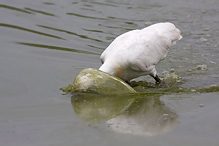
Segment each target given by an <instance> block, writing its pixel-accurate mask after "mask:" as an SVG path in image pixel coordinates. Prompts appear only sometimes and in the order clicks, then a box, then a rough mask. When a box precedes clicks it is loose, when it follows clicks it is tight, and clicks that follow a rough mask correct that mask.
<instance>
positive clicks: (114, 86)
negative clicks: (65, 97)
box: [71, 68, 136, 94]
mask: <svg viewBox="0 0 219 146" xmlns="http://www.w3.org/2000/svg"><path fill="white" fill-rule="evenodd" d="M71 92H80V93H98V94H129V93H136V91H135V90H134V89H133V88H132V87H131V86H129V85H128V84H127V83H126V82H124V81H123V80H121V79H119V78H117V77H115V76H112V75H110V74H108V73H105V72H102V71H100V70H97V69H94V68H86V69H83V70H82V71H81V72H80V73H79V75H78V76H77V77H76V78H75V80H74V82H73V86H72V90H71Z"/></svg>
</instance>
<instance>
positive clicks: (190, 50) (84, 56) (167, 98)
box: [0, 0, 219, 146]
mask: <svg viewBox="0 0 219 146" xmlns="http://www.w3.org/2000/svg"><path fill="white" fill-rule="evenodd" d="M218 7H219V2H218V1H217V0H193V1H190V0H181V1H180V0H177V1H176V0H169V1H160V0H153V1H143V0H135V1H130V0H119V1H118V0H117V1H116V0H105V1H98V0H93V1H87V0H81V1H79V0H78V1H69V0H64V1H57V0H53V1H52V0H47V1H44V0H38V1H29V0H16V1H13V0H2V1H1V2H0V18H1V19H0V44H1V47H0V129H1V130H0V141H1V145H22V146H23V145H37V146H38V145H57V146H58V145H74V146H77V145H78V146H81V145H95V146H99V145H106V146H107V145H130V146H131V145H163V146H170V145H178V146H180V145H193V146H205V145H212V146H216V145H218V143H219V140H218V134H219V128H218V127H219V125H218V123H219V118H218V116H217V115H218V112H219V108H218V107H219V98H218V97H219V94H218V86H219V85H218V82H219V74H218V72H219V66H218V63H219V55H218V54H219V47H218V45H219V44H218V40H219V31H218V30H219V26H218V22H219V17H218V14H219V10H218ZM164 21H170V22H173V23H174V24H175V25H176V26H177V27H178V28H179V29H180V30H181V31H182V35H183V37H184V38H183V39H182V40H180V41H179V42H178V43H177V45H175V46H173V47H172V49H170V51H169V53H168V56H167V58H166V59H165V60H164V61H162V62H161V63H160V64H159V65H158V66H157V70H158V72H159V75H161V76H164V75H165V73H166V72H169V73H171V72H172V71H173V70H174V71H175V72H174V73H175V74H176V75H177V76H179V77H180V80H181V81H180V82H178V83H176V82H174V83H176V84H173V85H172V84H171V85H172V86H171V87H174V88H171V89H166V88H163V87H159V86H158V87H157V85H155V84H154V81H153V80H152V79H151V78H150V77H140V78H138V79H136V80H135V82H133V84H136V82H137V83H138V84H137V85H138V86H135V88H136V89H138V90H139V91H153V92H155V93H157V92H164V91H166V90H169V91H168V92H169V93H170V94H161V95H160V94H159V95H148V96H146V95H142V96H140V97H138V98H137V97H129V96H126V97H124V98H123V97H118V98H116V97H113V98H107V97H105V98H104V97H101V96H100V97H99V96H97V97H96V96H91V95H90V96H87V95H85V96H83V97H81V98H79V97H73V98H71V95H65V96H63V95H61V91H59V88H60V87H63V86H65V85H67V84H69V83H72V81H73V80H74V78H75V77H76V76H77V75H78V73H79V72H80V71H81V70H82V69H83V68H87V67H93V68H98V67H99V66H100V64H101V63H100V60H99V55H100V54H101V53H102V51H103V50H104V49H105V48H106V47H107V46H108V45H109V43H110V42H111V41H112V40H113V39H114V38H115V37H116V36H118V35H119V34H121V33H124V32H126V31H129V30H132V29H137V28H142V27H145V26H147V25H150V24H153V23H157V22H164ZM142 80H144V81H145V80H146V81H147V82H139V81H142ZM139 84H140V85H141V86H139ZM210 86H211V87H210ZM176 89H177V90H176ZM184 89H186V90H184ZM83 100H84V101H83ZM109 103H110V106H109V105H108V104H109ZM116 103H123V104H121V105H118V104H116ZM88 105H89V106H88ZM97 105H99V106H97ZM107 105H108V106H107ZM83 106H84V108H80V107H83ZM110 107H111V108H110ZM112 107H114V108H113V109H116V110H113V109H112ZM89 108H90V109H89ZM86 109H89V110H88V111H90V110H93V111H95V110H96V111H102V112H103V111H105V115H106V116H105V117H104V116H103V117H100V116H99V117H98V118H97V117H96V118H93V119H96V121H94V123H91V124H89V123H87V122H86V119H85V118H86V117H87V115H88V114H86V112H87V111H86ZM99 109H101V110H99ZM107 112H108V113H107ZM88 113H89V112H88ZM106 113H107V114H106ZM91 119H92V116H91ZM97 120H98V122H97Z"/></svg>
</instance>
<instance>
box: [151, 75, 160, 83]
mask: <svg viewBox="0 0 219 146" xmlns="http://www.w3.org/2000/svg"><path fill="white" fill-rule="evenodd" d="M152 77H153V78H154V79H155V81H156V82H158V83H161V79H160V78H159V77H158V75H156V76H152Z"/></svg>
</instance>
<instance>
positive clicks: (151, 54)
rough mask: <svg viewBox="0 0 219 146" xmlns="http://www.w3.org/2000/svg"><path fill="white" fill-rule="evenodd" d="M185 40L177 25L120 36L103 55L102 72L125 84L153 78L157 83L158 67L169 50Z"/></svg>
mask: <svg viewBox="0 0 219 146" xmlns="http://www.w3.org/2000/svg"><path fill="white" fill-rule="evenodd" d="M181 38H182V36H181V34H180V30H179V29H177V28H176V27H175V25H174V24H172V23H169V22H166V23H157V24H154V25H151V26H148V27H146V28H144V29H141V30H132V31H129V32H126V33H124V34H122V35H120V36H118V37H117V38H116V39H115V40H114V41H113V42H112V43H111V44H110V45H109V46H108V47H107V48H106V50H105V51H104V52H103V53H102V54H101V57H100V59H101V62H102V63H103V64H102V66H101V67H100V68H99V70H101V71H104V72H107V73H109V74H112V75H114V76H117V77H119V78H121V79H123V80H125V81H130V80H131V79H133V78H136V77H139V76H143V75H151V76H152V77H153V78H154V79H155V80H156V81H157V82H161V80H160V79H159V77H158V76H157V71H156V69H155V65H156V64H157V63H158V62H160V61H161V60H162V59H164V58H165V57H166V55H167V52H168V48H169V47H171V46H172V45H174V44H176V41H178V40H180V39H181Z"/></svg>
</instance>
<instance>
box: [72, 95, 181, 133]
mask: <svg viewBox="0 0 219 146" xmlns="http://www.w3.org/2000/svg"><path fill="white" fill-rule="evenodd" d="M71 101H72V106H73V109H74V111H75V113H76V114H77V115H78V116H79V117H80V118H81V119H83V120H84V121H86V122H88V123H99V122H103V121H106V123H107V124H108V126H109V127H110V128H111V129H112V130H113V131H115V132H118V133H127V134H133V135H143V136H149V135H156V134H159V133H163V132H168V131H169V130H171V129H173V128H174V127H176V126H177V125H179V119H178V115H177V114H176V113H175V112H174V111H172V110H171V109H170V108H168V107H167V106H166V105H165V104H164V103H163V102H162V101H161V100H160V95H159V94H137V95H136V94H135V95H133V94H132V95H116V96H115V95H97V94H75V95H73V96H72V100H71Z"/></svg>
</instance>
